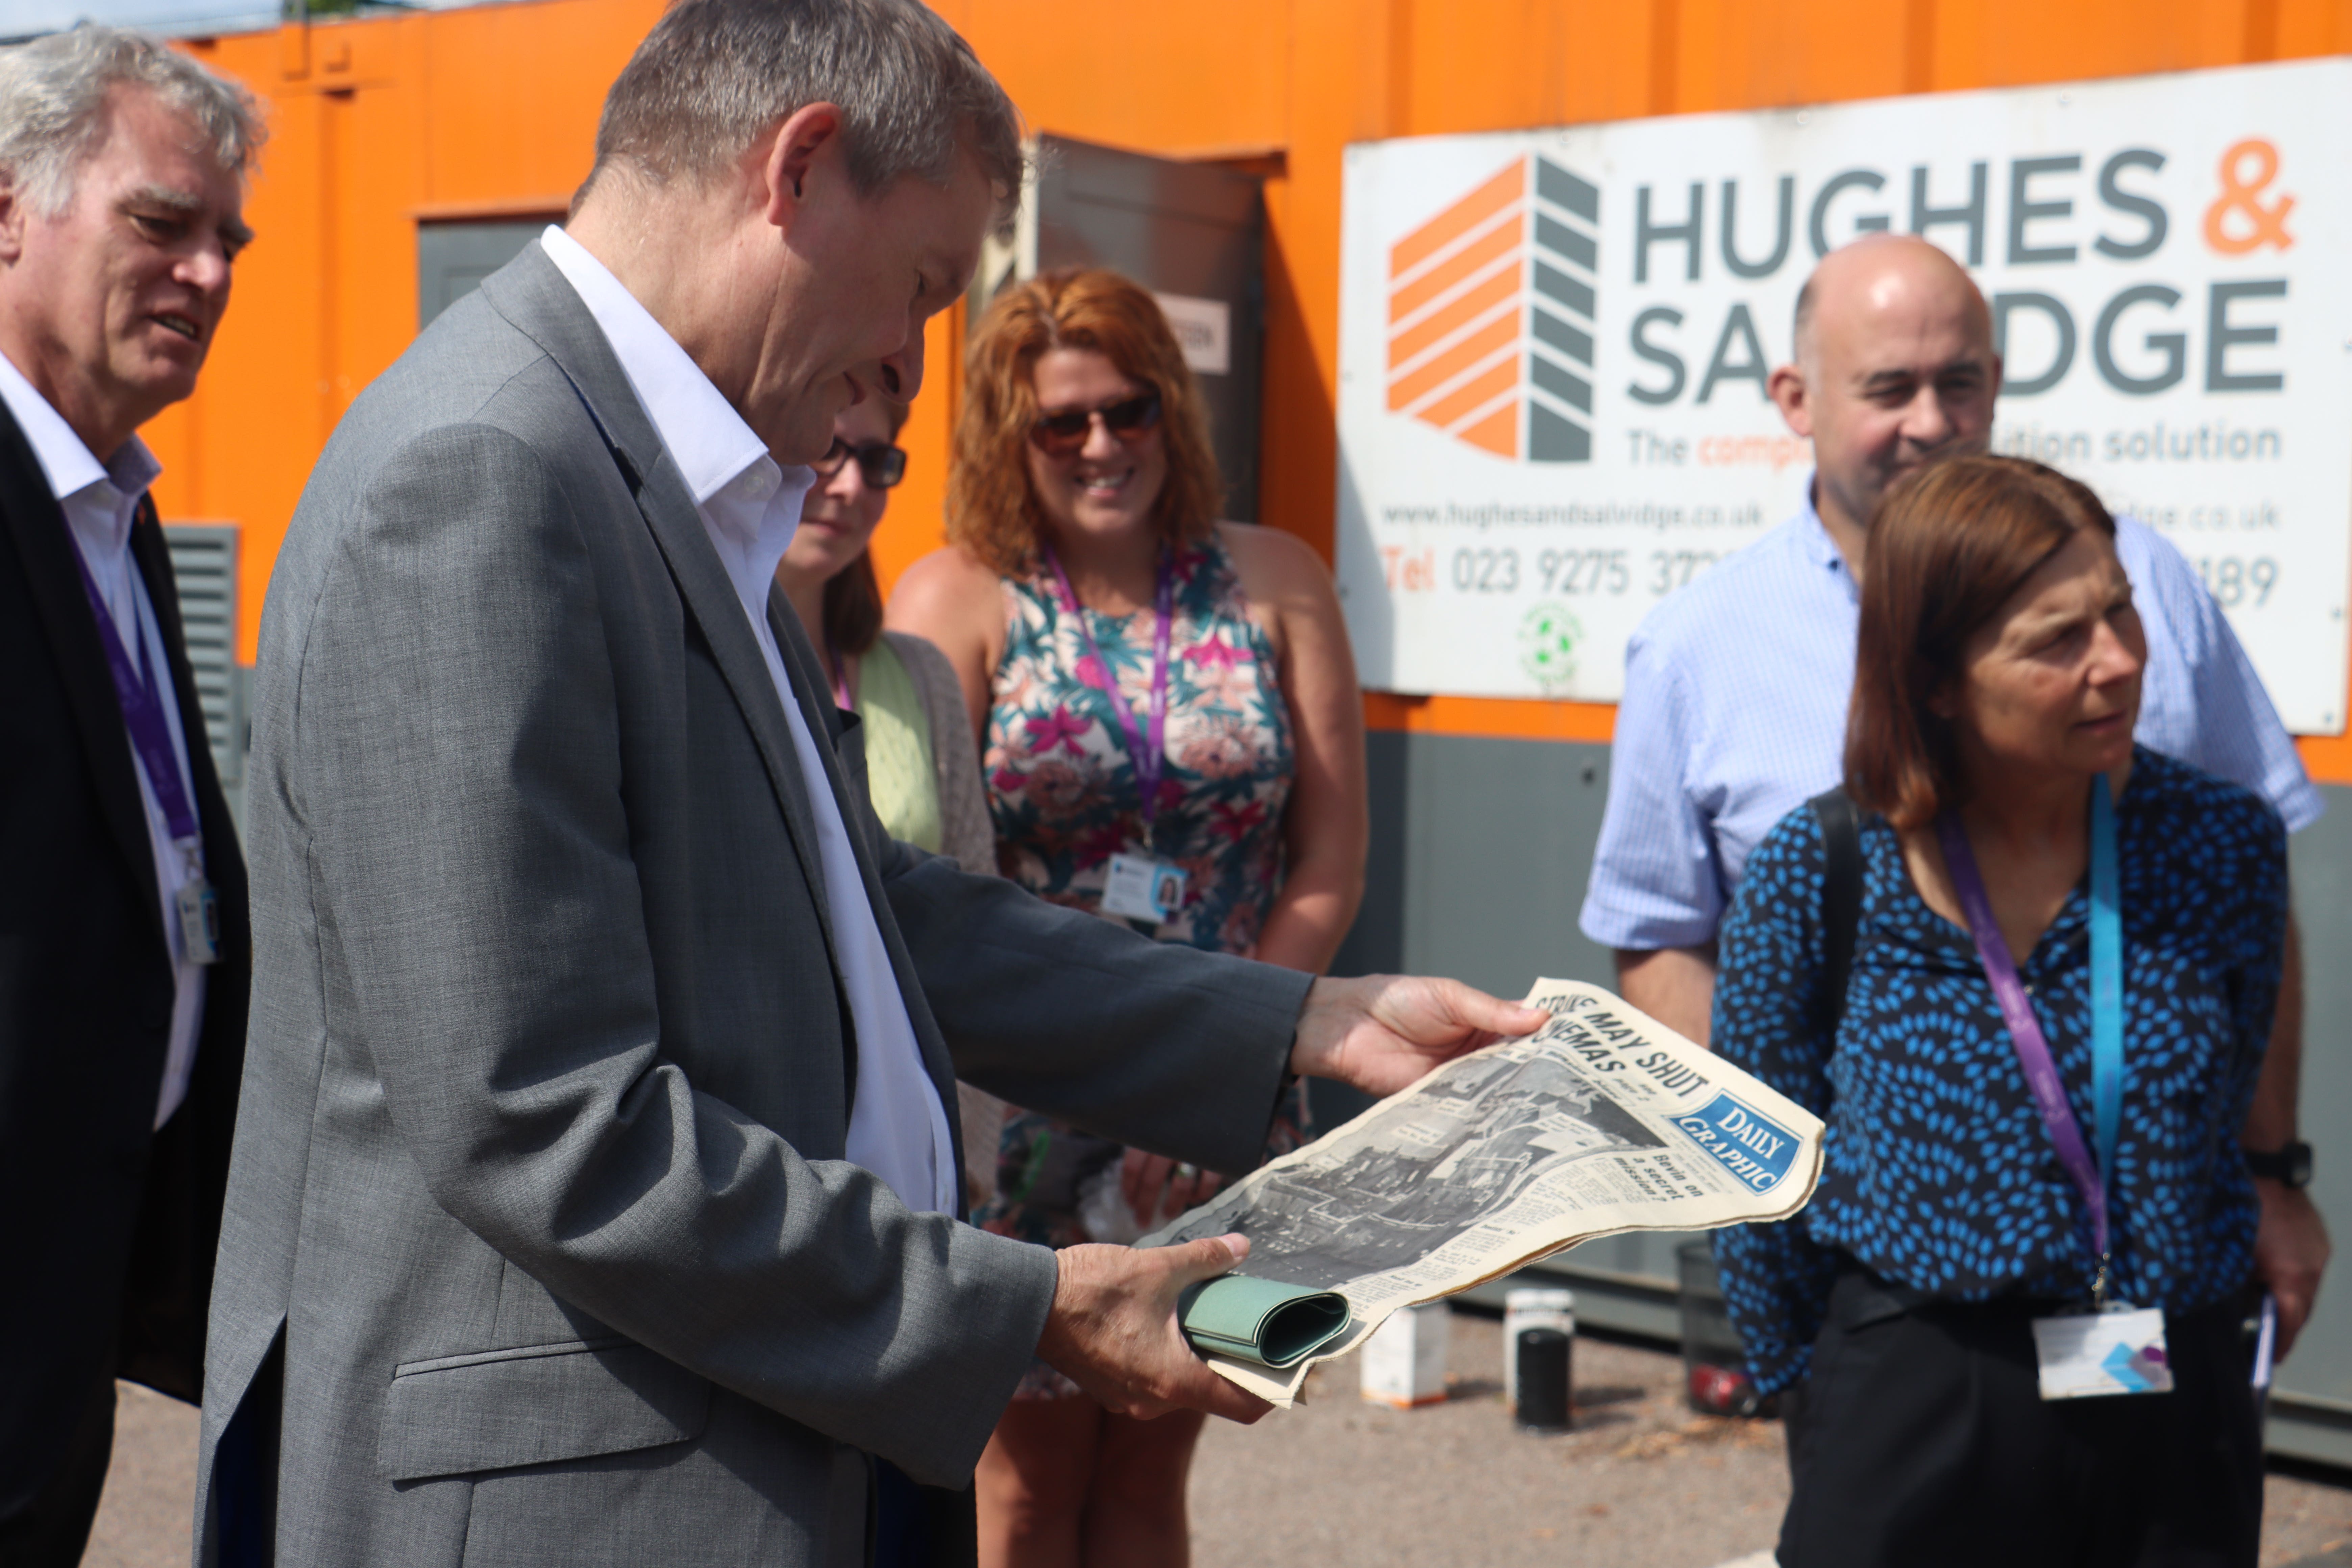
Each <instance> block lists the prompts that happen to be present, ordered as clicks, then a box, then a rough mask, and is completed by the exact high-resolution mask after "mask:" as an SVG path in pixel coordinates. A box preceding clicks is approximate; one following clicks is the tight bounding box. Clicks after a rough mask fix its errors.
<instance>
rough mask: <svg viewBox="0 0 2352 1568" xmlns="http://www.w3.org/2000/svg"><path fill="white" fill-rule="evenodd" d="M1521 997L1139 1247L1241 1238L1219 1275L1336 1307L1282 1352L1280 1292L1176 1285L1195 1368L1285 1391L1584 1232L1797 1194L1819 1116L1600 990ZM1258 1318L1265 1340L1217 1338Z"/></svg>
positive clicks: (1295, 1327) (1649, 1224) (1659, 1224)
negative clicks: (1335, 1124)
mask: <svg viewBox="0 0 2352 1568" xmlns="http://www.w3.org/2000/svg"><path fill="white" fill-rule="evenodd" d="M1528 1004H1529V1005H1532V1006H1534V1007H1537V1008H1539V1009H1541V1010H1542V1011H1543V1012H1544V1013H1546V1014H1548V1015H1549V1022H1548V1023H1546V1024H1545V1025H1544V1026H1542V1027H1541V1028H1539V1029H1538V1030H1537V1031H1536V1032H1535V1033H1533V1034H1531V1035H1525V1036H1521V1037H1516V1038H1511V1039H1506V1040H1501V1041H1498V1042H1496V1043H1495V1044H1493V1045H1490V1046H1488V1047H1485V1048H1484V1049H1482V1050H1478V1051H1475V1052H1472V1053H1471V1054H1469V1055H1467V1056H1463V1057H1459V1058H1454V1060H1452V1061H1449V1062H1446V1063H1444V1065H1442V1066H1439V1067H1437V1068H1433V1069H1432V1070H1431V1071H1429V1072H1428V1073H1427V1074H1426V1075H1424V1076H1423V1077H1422V1078H1421V1079H1420V1080H1419V1081H1418V1082H1415V1083H1412V1084H1411V1085H1410V1086H1409V1087H1405V1088H1403V1089H1402V1090H1401V1091H1400V1092H1398V1093H1397V1094H1395V1095H1393V1096H1392V1097H1391V1098H1390V1099H1388V1100H1382V1101H1381V1103H1379V1104H1378V1105H1375V1106H1374V1107H1372V1108H1371V1109H1370V1110H1367V1111H1365V1112H1364V1113H1363V1114H1362V1115H1361V1116H1359V1117H1358V1118H1356V1119H1355V1120H1354V1121H1350V1122H1349V1123H1348V1124H1347V1125H1346V1126H1344V1127H1341V1128H1339V1129H1337V1130H1336V1131H1332V1132H1330V1133H1328V1134H1326V1135H1325V1136H1324V1137H1322V1138H1319V1139H1318V1140H1317V1141H1316V1142H1313V1143H1310V1144H1308V1145H1307V1147H1305V1148H1303V1149H1300V1150H1298V1151H1297V1152H1293V1153H1290V1154H1286V1155H1285V1156H1284V1157H1282V1158H1281V1159H1279V1160H1276V1161H1274V1162H1273V1163H1270V1164H1268V1165H1266V1166H1265V1167H1263V1168H1262V1169H1260V1170H1258V1171H1256V1172H1255V1173H1253V1174H1251V1175H1250V1176H1249V1177H1247V1178H1246V1179H1245V1180H1243V1181H1241V1182H1238V1183H1236V1184H1234V1185H1233V1186H1231V1187H1229V1188H1227V1189H1226V1190H1225V1191H1224V1192H1223V1194H1220V1195H1219V1196H1218V1197H1216V1198H1215V1199H1214V1200H1213V1201H1212V1202H1210V1203H1208V1204H1206V1205H1202V1207H1200V1208H1198V1209H1195V1210H1193V1211H1192V1213H1191V1214H1188V1215H1184V1216H1182V1217H1181V1218H1180V1219H1178V1220H1177V1221H1176V1222H1175V1223H1173V1224H1171V1225H1170V1226H1166V1227H1165V1228H1163V1229H1161V1230H1160V1231H1159V1232H1157V1233H1155V1234H1154V1235H1152V1236H1149V1237H1145V1238H1144V1239H1143V1240H1142V1241H1141V1242H1139V1244H1138V1245H1139V1246H1140V1247H1168V1246H1178V1245H1182V1244H1188V1243H1200V1242H1204V1241H1207V1240H1209V1239H1210V1238H1212V1237H1224V1236H1227V1235H1239V1236H1243V1237H1248V1238H1249V1244H1250V1246H1249V1252H1248V1256H1247V1258H1245V1259H1244V1261H1242V1262H1241V1264H1240V1266H1239V1268H1237V1269H1236V1270H1235V1272H1236V1273H1238V1274H1239V1275H1241V1276H1243V1277H1244V1278H1245V1279H1252V1280H1262V1281H1270V1282H1273V1283H1275V1284H1276V1285H1280V1286H1286V1287H1289V1288H1290V1291H1289V1294H1290V1295H1291V1296H1293V1297H1294V1298H1297V1299H1298V1300H1300V1301H1301V1303H1302V1310H1303V1311H1304V1312H1305V1313H1307V1314H1310V1315H1311V1314H1313V1313H1315V1312H1318V1311H1319V1312H1325V1313H1331V1314H1337V1305H1336V1303H1331V1302H1329V1301H1328V1299H1327V1300H1323V1301H1320V1302H1318V1301H1316V1300H1313V1299H1314V1298H1315V1297H1317V1296H1318V1294H1321V1293H1326V1292H1331V1293H1336V1294H1337V1296H1338V1297H1339V1298H1341V1299H1343V1300H1344V1302H1345V1306H1346V1311H1345V1313H1344V1315H1335V1316H1332V1317H1329V1318H1327V1319H1325V1320H1322V1321H1328V1322H1329V1323H1331V1324H1332V1325H1333V1326H1332V1327H1330V1328H1329V1329H1328V1331H1325V1330H1320V1329H1318V1330H1316V1331H1315V1334H1323V1333H1326V1332H1328V1337H1327V1338H1324V1339H1323V1340H1322V1342H1320V1343H1319V1344H1318V1345H1317V1347H1316V1348H1315V1349H1314V1350H1313V1351H1312V1352H1305V1353H1298V1351H1297V1347H1298V1343H1299V1342H1300V1335H1301V1331H1302V1328H1303V1327H1304V1326H1305V1325H1304V1322H1303V1320H1302V1317H1301V1314H1300V1313H1299V1312H1292V1313H1290V1314H1289V1315H1288V1316H1287V1318H1285V1317H1284V1316H1283V1315H1282V1314H1281V1312H1280V1310H1278V1309H1279V1308H1280V1307H1281V1306H1282V1305H1283V1303H1281V1302H1279V1301H1275V1302H1273V1303H1272V1305H1273V1307H1274V1308H1275V1309H1276V1310H1269V1300H1270V1298H1272V1297H1274V1296H1276V1295H1279V1294H1280V1293H1279V1292H1270V1291H1269V1290H1267V1289H1265V1288H1262V1287H1256V1286H1253V1287H1250V1288H1248V1289H1228V1290H1224V1291H1221V1292H1213V1291H1208V1290H1204V1289H1202V1288H1201V1287H1200V1286H1199V1285H1197V1284H1195V1285H1193V1286H1192V1287H1191V1288H1190V1289H1189V1290H1188V1291H1187V1294H1186V1296H1185V1302H1186V1306H1185V1309H1184V1310H1185V1312H1186V1317H1185V1322H1186V1327H1187V1329H1188V1331H1190V1332H1191V1334H1192V1340H1193V1342H1194V1343H1195V1345H1196V1346H1198V1345H1201V1344H1202V1343H1203V1342H1211V1343H1215V1344H1217V1345H1219V1346H1220V1347H1223V1348H1221V1349H1220V1350H1217V1351H1208V1352H1203V1359H1205V1360H1206V1361H1207V1362H1208V1363H1209V1365H1210V1366H1211V1367H1212V1368H1213V1370H1214V1371H1216V1372H1217V1373H1220V1374H1222V1375H1223V1376H1224V1377H1226V1378H1227V1379H1229V1380H1231V1381H1232V1382H1233V1383H1234V1384H1237V1385H1239V1386H1240V1387H1241V1388H1243V1389H1246V1390H1247V1391H1248V1392H1250V1393H1252V1394H1256V1395H1257V1396H1258V1397H1260V1398H1262V1399H1265V1400H1267V1401H1269V1402H1271V1403H1273V1404H1276V1405H1290V1404H1293V1403H1295V1402H1296V1400H1297V1394H1298V1389H1299V1386H1300V1385H1301V1384H1303V1383H1304V1382H1305V1381H1306V1376H1307V1369H1308V1368H1309V1367H1311V1366H1312V1365H1313V1364H1314V1363H1316V1362H1318V1361H1322V1360H1326V1359H1328V1358H1329V1357H1331V1356H1335V1355H1339V1354H1342V1353H1344V1352H1347V1351H1349V1350H1351V1349H1353V1348H1354V1347H1355V1346H1356V1345H1358V1344H1360V1343H1361V1342H1362V1341H1363V1340H1364V1339H1365V1338H1366V1337H1367V1336H1369V1335H1370V1333H1371V1331H1373V1330H1374V1329H1376V1328H1378V1327H1379V1326H1380V1325H1381V1321H1383V1320H1384V1319H1386V1318H1387V1317H1388V1315H1389V1314H1390V1313H1391V1312H1392V1311H1394V1310H1397V1309H1398V1308H1400V1307H1408V1306H1412V1305H1415V1304H1417V1303H1419V1302H1423V1301H1430V1300H1436V1299H1438V1298H1440V1297H1444V1296H1450V1295H1453V1294H1454V1293H1455V1292H1457V1291H1461V1290H1465V1289H1469V1288H1470V1287H1472V1286H1474V1285H1476V1284H1479V1283H1481V1282H1483V1281H1485V1280H1487V1279H1493V1278H1495V1277H1496V1275H1500V1274H1506V1273H1509V1272H1510V1271H1512V1270H1513V1269H1516V1268H1520V1267H1522V1266H1523V1265H1526V1264H1528V1263H1531V1262H1534V1261H1535V1260H1536V1259H1538V1258H1545V1257H1548V1256H1549V1255H1550V1254H1552V1253H1554V1252H1558V1251H1559V1250H1561V1249H1562V1248H1564V1247H1573V1246H1574V1245H1576V1244H1577V1243H1578V1242H1580V1241H1586V1240H1590V1239H1591V1238H1592V1237H1599V1236H1612V1235H1615V1234H1617V1233H1619V1232H1622V1231H1629V1230H1705V1229H1711V1228H1714V1227H1716V1226H1727V1225H1738V1224H1743V1223H1747V1222H1750V1221H1757V1220H1777V1219H1783V1218H1786V1217H1787V1216H1788V1215H1791V1214H1794V1213H1795V1212H1796V1211H1797V1210H1798V1209H1800V1208H1801V1207H1803V1206H1804V1205H1805V1203H1806V1201H1807V1200H1808V1199H1809V1198H1811V1195H1812V1190H1813V1184H1814V1183H1815V1182H1816V1181H1817V1180H1818V1179H1819V1176H1820V1173H1821V1136H1822V1124H1821V1122H1820V1121H1817V1120H1816V1119H1815V1118H1814V1117H1812V1116H1811V1114H1809V1113H1808V1112H1806V1111H1805V1110H1803V1109H1802V1108H1801V1107H1799V1106H1798V1105H1796V1104H1795V1103H1794V1102H1793V1101H1791V1100H1787V1099H1785V1098H1783V1097H1782V1096H1780V1094H1777V1093H1775V1092H1774V1091H1773V1090H1771V1089H1768V1088H1766V1087H1765V1086H1764V1085H1763V1084H1761V1083H1759V1082H1758V1081H1757V1080H1756V1079H1752V1078H1750V1077H1748V1075H1747V1074H1746V1073H1744V1072H1741V1071H1740V1070H1739V1069H1738V1068H1734V1067H1732V1066H1731V1065H1730V1064H1728V1063H1727V1062H1724V1061H1722V1060H1720V1059H1719V1058H1716V1057H1713V1056H1710V1055H1708V1054H1707V1052H1706V1050H1705V1049H1704V1048H1702V1047H1698V1046H1696V1045H1693V1044H1692V1043H1691V1042H1690V1041H1688V1040H1686V1039H1685V1038H1683V1037H1681V1036H1680V1035H1677V1034H1675V1032H1674V1031H1673V1030H1671V1029H1668V1028H1667V1027H1666V1026H1664V1025H1663V1024H1660V1023H1659V1022H1657V1020H1655V1019H1654V1018H1651V1017H1649V1016H1646V1015H1645V1014H1643V1013H1639V1012H1636V1011H1635V1010H1633V1008H1632V1007H1629V1006H1628V1005H1625V1003H1624V1002H1623V1001H1622V1000H1621V999H1620V998H1618V997H1616V996H1614V995H1612V994H1610V993H1609V992H1606V991H1603V990H1601V988H1600V987H1598V986H1594V985H1586V984H1580V983H1578V982H1573V981H1555V980H1542V981H1538V982H1537V984H1536V986H1535V989H1534V990H1533V991H1531V992H1530V993H1528ZM1208 1250H1209V1249H1208V1248H1201V1249H1200V1251H1201V1252H1202V1253H1205V1252H1207V1251H1208ZM1184 1272H1185V1274H1186V1275H1187V1276H1188V1277H1192V1276H1194V1274H1195V1273H1196V1271H1195V1270H1192V1269H1187V1270H1184ZM1236 1309H1239V1310H1240V1311H1241V1312H1242V1314H1243V1315H1242V1316H1241V1317H1240V1318H1236V1317H1234V1311H1235V1310H1236ZM1196 1311H1197V1312H1199V1313H1200V1320H1199V1321H1196V1320H1195V1318H1194V1316H1193V1314H1194V1312H1196ZM1211 1316H1214V1317H1215V1319H1216V1321H1214V1322H1213V1323H1212V1322H1210V1321H1207V1320H1208V1319H1209V1318H1210V1317H1211ZM1261 1324H1262V1325H1263V1326H1264V1327H1265V1331H1267V1332H1268V1333H1269V1334H1270V1335H1272V1336H1273V1338H1274V1339H1275V1340H1276V1341H1281V1342H1286V1350H1285V1351H1284V1352H1276V1353H1272V1354H1268V1353H1263V1352H1261V1353H1257V1354H1251V1355H1242V1354H1234V1353H1229V1352H1230V1351H1231V1349H1232V1348H1233V1347H1234V1345H1235V1343H1236V1336H1242V1337H1246V1336H1247V1335H1248V1334H1249V1333H1251V1332H1253V1331H1255V1328H1256V1326H1257V1325H1261ZM1308 1337H1309V1338H1312V1337H1315V1335H1313V1334H1310V1335H1309V1336H1308ZM1291 1354H1296V1357H1297V1359H1287V1357H1288V1356H1289V1355H1291ZM1269 1360H1271V1361H1287V1364H1283V1365H1269V1364H1266V1363H1267V1362H1268V1361H1269Z"/></svg>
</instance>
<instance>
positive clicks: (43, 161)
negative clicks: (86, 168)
mask: <svg viewBox="0 0 2352 1568" xmlns="http://www.w3.org/2000/svg"><path fill="white" fill-rule="evenodd" d="M118 86H122V87H137V88H145V89H148V90H149V91H152V92H153V93H154V94H155V96H156V97H158V98H159V99H161V100H163V104H164V106H165V107H167V108H169V109H171V110H173V111H174V112H176V113H179V114H182V115H184V116H186V117H187V119H188V120H189V121H190V122H191V123H193V124H194V126H195V128H196V133H197V136H198V139H199V140H198V145H199V148H200V149H201V150H202V151H205V152H207V153H211V154H212V158H213V161H214V162H215V163H218V164H219V165H220V166H221V167H222V168H223V169H226V170H227V171H228V172H229V173H231V174H236V175H239V176H240V177H241V176H243V175H244V174H246V173H247V170H249V169H250V168H251V167H252V166H253V161H254V158H255V156H256V155H257V154H258V153H260V151H261V142H262V139H263V137H264V136H265V135H266V134H267V133H266V132H264V131H263V129H262V125H261V110H260V106H259V105H258V104H257V102H256V101H255V100H254V96H253V94H251V93H250V92H247V90H246V89H244V88H243V87H241V86H239V85H238V84H237V83H236V82H234V81H231V80H229V79H227V78H226V77H222V76H216V75H215V74H214V73H213V72H211V71H209V70H206V69H205V68H204V67H203V66H202V65H199V64H198V63H197V62H196V61H194V60H193V59H190V58H188V57H187V56H186V55H184V54H182V53H181V52H180V51H179V50H177V49H174V48H173V47H171V46H170V45H168V44H166V43H164V42H163V39H161V38H158V37H155V36H154V35H152V34H151V33H140V32H133V31H131V30H129V29H127V28H121V27H106V26H99V25H97V24H96V23H91V22H85V23H83V24H82V25H81V26H79V27H76V28H74V29H73V30H72V31H70V32H65V33H52V34H50V35H49V36H48V37H45V38H35V39H34V40H33V41H32V42H30V43H28V44H18V45H16V47H13V48H5V49H0V184H5V185H6V186H7V187H8V188H9V189H10V190H12V191H14V192H15V193H16V195H17V196H18V197H19V198H20V199H22V200H23V201H25V202H26V204H27V205H30V206H31V207H32V209H33V210H34V211H35V212H37V213H39V214H40V215H41V216H44V217H57V216H60V215H61V214H63V213H64V212H65V210H66V209H67V208H68V206H70V205H73V193H74V178H75V176H76V175H77V174H80V172H81V169H82V165H84V164H85V163H89V160H90V159H91V158H93V157H95V156H96V155H97V154H98V151H99V149H100V147H102V146H103V145H104V144H105V142H106V133H107V127H108V114H107V97H108V95H109V94H110V92H111V91H112V90H113V89H115V88H116V87H118Z"/></svg>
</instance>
